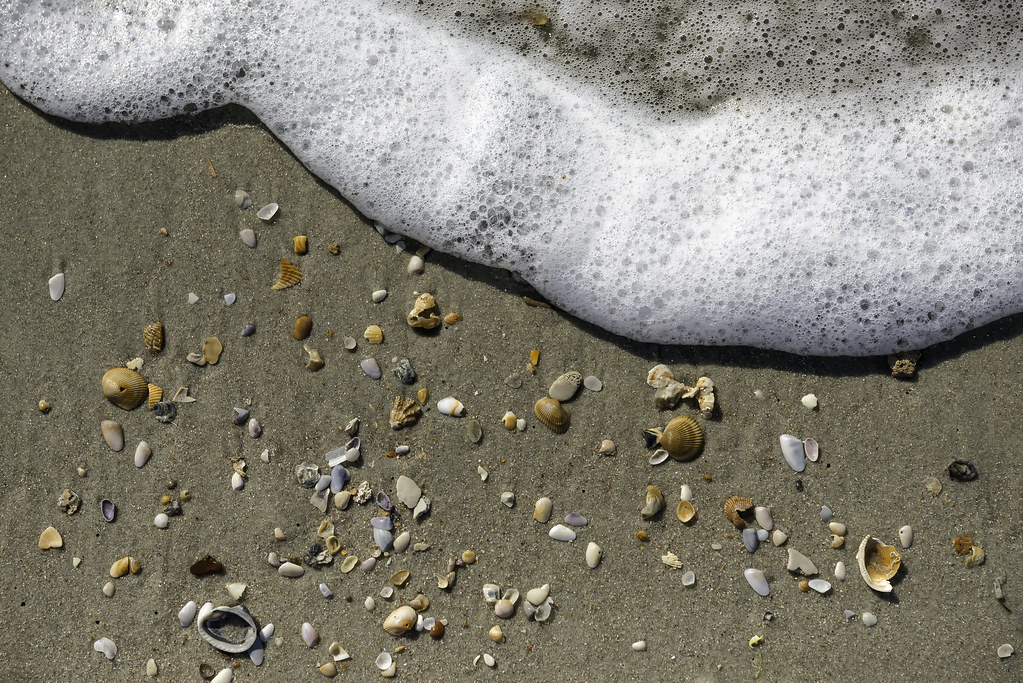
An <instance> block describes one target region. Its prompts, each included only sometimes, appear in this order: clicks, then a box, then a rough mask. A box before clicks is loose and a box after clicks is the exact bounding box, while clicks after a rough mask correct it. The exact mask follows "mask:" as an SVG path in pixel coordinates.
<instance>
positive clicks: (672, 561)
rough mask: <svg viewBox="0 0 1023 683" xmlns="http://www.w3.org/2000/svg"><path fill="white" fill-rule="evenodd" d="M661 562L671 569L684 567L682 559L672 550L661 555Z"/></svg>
mask: <svg viewBox="0 0 1023 683" xmlns="http://www.w3.org/2000/svg"><path fill="white" fill-rule="evenodd" d="M661 562H662V563H663V564H664V565H665V566H666V567H669V568H671V569H682V560H680V559H678V555H676V554H675V553H672V552H668V553H665V554H664V555H661Z"/></svg>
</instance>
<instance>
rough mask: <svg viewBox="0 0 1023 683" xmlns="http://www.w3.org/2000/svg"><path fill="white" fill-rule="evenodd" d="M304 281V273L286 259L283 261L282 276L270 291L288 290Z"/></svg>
mask: <svg viewBox="0 0 1023 683" xmlns="http://www.w3.org/2000/svg"><path fill="white" fill-rule="evenodd" d="M301 281H302V271H301V270H299V269H298V268H297V267H295V264H293V263H291V262H290V261H288V259H286V258H282V259H281V276H280V277H279V278H277V282H275V283H274V285H273V287H271V288H270V289H287V288H288V287H291V286H293V285H297V284H298V283H299V282H301Z"/></svg>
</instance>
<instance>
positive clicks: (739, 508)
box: [725, 496, 753, 529]
mask: <svg viewBox="0 0 1023 683" xmlns="http://www.w3.org/2000/svg"><path fill="white" fill-rule="evenodd" d="M751 507H753V501H752V500H750V499H749V498H741V497H739V496H732V497H731V498H729V499H728V500H726V501H725V516H726V517H728V519H729V521H731V522H732V524H733V525H735V528H736V529H742V528H743V527H745V526H746V520H744V519H743V518H742V516H741V515H740V514H739V513H741V512H746V510H749V509H750V508H751Z"/></svg>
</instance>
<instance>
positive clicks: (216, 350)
mask: <svg viewBox="0 0 1023 683" xmlns="http://www.w3.org/2000/svg"><path fill="white" fill-rule="evenodd" d="M223 352H224V345H223V344H221V343H220V340H219V339H217V338H216V337H207V338H206V341H205V343H203V345H202V357H203V359H204V360H205V361H206V362H207V363H209V364H210V365H216V364H217V361H218V360H220V354H221V353H223Z"/></svg>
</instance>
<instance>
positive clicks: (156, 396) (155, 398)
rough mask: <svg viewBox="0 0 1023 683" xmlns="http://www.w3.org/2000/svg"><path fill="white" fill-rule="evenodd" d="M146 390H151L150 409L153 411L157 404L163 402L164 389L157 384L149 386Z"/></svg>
mask: <svg viewBox="0 0 1023 683" xmlns="http://www.w3.org/2000/svg"><path fill="white" fill-rule="evenodd" d="M146 388H147V389H148V390H149V399H148V407H149V409H150V410H152V409H153V407H154V406H156V404H157V403H159V402H160V401H162V400H163V389H161V388H160V387H158V386H157V385H155V384H148V385H146Z"/></svg>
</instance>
